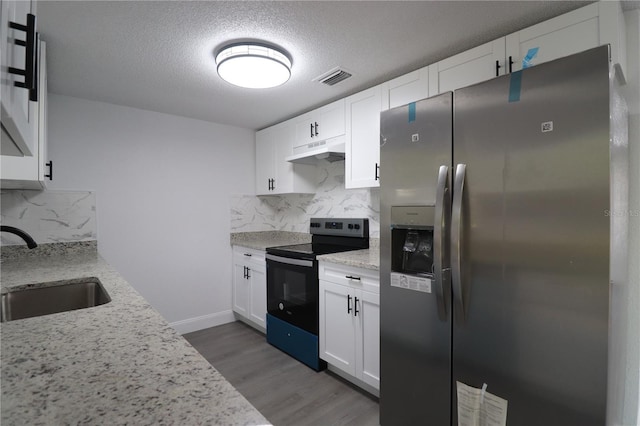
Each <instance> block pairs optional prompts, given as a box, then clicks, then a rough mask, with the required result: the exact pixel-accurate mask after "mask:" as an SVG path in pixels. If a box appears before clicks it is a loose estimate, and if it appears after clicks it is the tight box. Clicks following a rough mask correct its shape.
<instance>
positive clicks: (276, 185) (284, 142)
mask: <svg viewBox="0 0 640 426" xmlns="http://www.w3.org/2000/svg"><path fill="white" fill-rule="evenodd" d="M274 130H275V132H274V134H273V137H274V138H275V140H274V143H273V146H274V148H275V166H274V169H275V175H274V182H273V185H272V187H273V190H272V191H271V193H272V194H287V193H291V192H293V191H294V188H293V181H294V175H293V163H290V162H288V161H287V160H286V158H287V157H289V156H291V155H292V154H293V146H292V144H293V137H294V127H293V125H287V124H286V123H283V124H279V125H277V126H276V127H275V129H274Z"/></svg>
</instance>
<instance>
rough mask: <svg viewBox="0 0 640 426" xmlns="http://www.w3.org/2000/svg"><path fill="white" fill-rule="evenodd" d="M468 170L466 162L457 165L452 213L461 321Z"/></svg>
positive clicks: (456, 296) (455, 287) (453, 257)
mask: <svg viewBox="0 0 640 426" xmlns="http://www.w3.org/2000/svg"><path fill="white" fill-rule="evenodd" d="M466 172H467V166H466V164H458V165H457V166H456V175H455V179H454V184H453V206H452V209H453V210H452V214H451V278H452V282H453V298H454V301H455V304H456V318H457V320H458V321H459V322H460V323H464V319H465V300H464V294H463V293H462V291H463V282H464V280H465V279H466V277H464V276H463V272H462V262H463V259H462V244H463V238H464V236H463V234H462V226H463V223H462V220H463V217H462V207H463V206H462V200H463V197H464V177H465V174H466Z"/></svg>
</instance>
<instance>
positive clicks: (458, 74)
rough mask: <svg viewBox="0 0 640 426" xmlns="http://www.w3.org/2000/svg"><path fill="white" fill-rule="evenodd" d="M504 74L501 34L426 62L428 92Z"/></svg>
mask: <svg viewBox="0 0 640 426" xmlns="http://www.w3.org/2000/svg"><path fill="white" fill-rule="evenodd" d="M503 74H505V39H504V37H503V38H500V39H498V40H494V41H492V42H489V43H485V44H483V45H481V46H478V47H475V48H473V49H470V50H467V51H466V52H462V53H459V54H457V55H455V56H452V57H450V58H447V59H444V60H442V61H440V62H437V63H435V64H432V65H429V96H435V95H437V94H440V93H444V92H447V91H450V90H455V89H460V88H462V87H466V86H470V85H472V84H476V83H480V82H482V81H485V80H489V79H491V78H494V77H497V76H499V75H503Z"/></svg>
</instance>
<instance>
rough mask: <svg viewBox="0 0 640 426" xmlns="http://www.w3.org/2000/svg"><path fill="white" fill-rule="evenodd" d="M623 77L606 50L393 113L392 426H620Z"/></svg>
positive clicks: (388, 332)
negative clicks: (613, 290)
mask: <svg viewBox="0 0 640 426" xmlns="http://www.w3.org/2000/svg"><path fill="white" fill-rule="evenodd" d="M610 72H611V64H610V54H609V49H608V46H603V47H600V48H596V49H592V50H589V51H586V52H583V53H580V54H577V55H573V56H570V57H567V58H563V59H559V60H556V61H553V62H549V63H546V64H542V65H539V66H535V67H531V68H527V69H524V70H522V71H520V72H518V73H513V74H510V75H506V76H502V77H498V78H495V79H493V80H490V81H487V82H484V83H481V84H477V85H474V86H470V87H467V88H463V89H460V90H456V91H455V93H450V92H449V93H445V94H442V95H439V96H435V97H432V98H429V99H425V100H422V101H419V102H415V103H412V104H409V105H405V106H401V107H398V108H394V109H391V110H389V111H385V112H383V113H382V115H381V131H380V132H381V184H380V186H381V192H380V196H381V203H380V204H381V206H380V209H381V210H380V221H381V223H380V229H381V236H380V238H381V247H380V256H381V257H380V279H381V302H380V308H381V317H380V319H381V325H380V339H381V373H380V374H381V389H380V422H381V424H382V425H384V426H387V425H417V424H425V425H435V426H442V425H450V424H451V425H456V424H459V425H496V426H497V425H501V424H505V421H506V424H508V425H535V426H540V425H545V426H551V425H562V426H586V425H603V424H605V423H606V411H607V380H608V376H607V368H608V336H609V332H608V328H609V320H610V307H609V301H610V297H609V293H610V279H611V277H612V274H613V272H612V271H611V268H610V264H611V262H613V259H612V256H615V254H612V252H613V251H614V247H613V245H612V243H611V232H612V228H611V220H612V216H613V215H612V213H611V212H612V211H615V205H614V204H613V203H614V201H615V200H614V197H613V196H612V191H611V188H613V186H614V185H613V183H612V182H613V181H614V180H615V179H619V180H620V185H623V186H624V185H625V182H624V176H622V175H621V174H620V173H618V172H616V170H615V167H616V166H615V165H614V163H613V162H612V161H611V160H612V158H613V156H615V155H618V156H619V155H620V154H619V153H618V154H615V153H614V150H615V149H616V148H615V147H614V144H613V143H612V142H611V140H612V131H613V129H612V123H611V116H612V114H613V113H612V107H611V104H612V90H613V85H614V82H613V80H612V78H610ZM620 170H622V169H620ZM616 173H617V175H616V176H617V177H614V176H613V175H614V174H616ZM612 209H613V210H612Z"/></svg>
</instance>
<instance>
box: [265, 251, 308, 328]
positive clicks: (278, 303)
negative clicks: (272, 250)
mask: <svg viewBox="0 0 640 426" xmlns="http://www.w3.org/2000/svg"><path fill="white" fill-rule="evenodd" d="M266 258H267V312H269V313H270V314H271V315H273V316H275V317H277V318H280V319H281V320H283V321H286V322H288V323H289V324H292V325H295V326H296V327H299V328H302V329H303V330H306V331H308V332H309V333H312V334H314V335H316V336H317V335H318V321H319V320H318V297H319V295H318V291H319V290H318V262H316V261H315V260H307V259H293V258H288V257H282V256H275V255H273V254H267V256H266Z"/></svg>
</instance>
